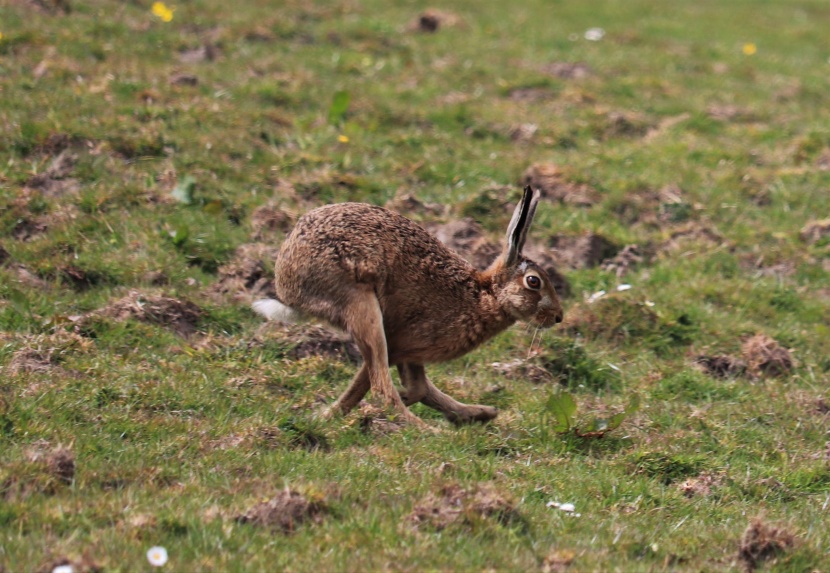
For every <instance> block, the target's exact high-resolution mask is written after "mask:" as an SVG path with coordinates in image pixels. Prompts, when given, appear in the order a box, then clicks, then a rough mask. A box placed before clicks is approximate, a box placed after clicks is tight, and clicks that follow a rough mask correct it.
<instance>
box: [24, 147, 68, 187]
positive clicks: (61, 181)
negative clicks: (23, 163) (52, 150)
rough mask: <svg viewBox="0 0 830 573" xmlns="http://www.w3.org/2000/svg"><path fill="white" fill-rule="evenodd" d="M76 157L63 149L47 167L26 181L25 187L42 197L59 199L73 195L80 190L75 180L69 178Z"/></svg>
mask: <svg viewBox="0 0 830 573" xmlns="http://www.w3.org/2000/svg"><path fill="white" fill-rule="evenodd" d="M77 161H78V157H77V156H76V155H75V154H73V153H71V152H70V151H69V150H67V149H65V150H63V151H61V152H60V153H59V154H58V155H57V156H56V157H55V158H54V159H52V161H51V163H50V164H49V166H48V167H47V168H46V169H45V170H43V171H42V172H41V173H38V174H37V175H33V176H32V177H30V178H29V180H28V181H26V186H27V187H30V188H32V189H37V190H38V191H40V192H41V193H42V194H43V196H44V197H59V196H61V195H65V194H67V193H74V192H77V191H78V189H80V183H79V182H78V180H77V179H73V178H71V177H69V175H70V174H71V173H72V171H73V170H74V169H75V164H76V163H77Z"/></svg>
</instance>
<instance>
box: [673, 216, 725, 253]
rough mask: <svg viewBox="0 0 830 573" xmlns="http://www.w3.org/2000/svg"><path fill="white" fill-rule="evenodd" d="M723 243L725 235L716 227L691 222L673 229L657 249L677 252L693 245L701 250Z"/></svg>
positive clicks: (688, 248)
mask: <svg viewBox="0 0 830 573" xmlns="http://www.w3.org/2000/svg"><path fill="white" fill-rule="evenodd" d="M723 243H724V238H723V236H722V235H721V234H720V233H718V232H717V231H715V230H714V229H711V228H709V227H707V226H704V225H701V224H699V223H696V222H690V223H687V224H685V225H682V226H681V227H679V228H677V229H675V230H674V231H672V233H671V235H670V236H669V238H668V239H667V240H666V241H664V242H663V244H662V245H660V246H659V247H658V248H657V250H658V252H661V253H676V252H677V251H680V250H690V249H691V248H692V247H693V246H696V247H699V248H700V249H701V250H711V249H713V248H714V247H717V246H720V245H722V244H723ZM695 250H697V249H695Z"/></svg>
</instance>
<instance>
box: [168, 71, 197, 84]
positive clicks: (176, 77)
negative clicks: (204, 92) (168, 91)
mask: <svg viewBox="0 0 830 573" xmlns="http://www.w3.org/2000/svg"><path fill="white" fill-rule="evenodd" d="M167 83H169V84H170V85H171V86H191V87H193V86H198V85H199V78H198V77H197V76H194V75H193V74H173V75H172V76H170V79H168V80H167Z"/></svg>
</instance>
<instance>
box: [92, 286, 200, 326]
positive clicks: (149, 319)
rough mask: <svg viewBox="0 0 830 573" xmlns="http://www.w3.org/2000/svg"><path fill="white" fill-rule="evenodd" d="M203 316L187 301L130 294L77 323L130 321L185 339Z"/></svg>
mask: <svg viewBox="0 0 830 573" xmlns="http://www.w3.org/2000/svg"><path fill="white" fill-rule="evenodd" d="M204 315H205V312H204V311H203V310H202V309H201V308H199V306H197V305H196V304H194V303H192V302H190V301H188V300H179V299H176V298H170V297H164V296H154V295H147V294H143V293H141V292H139V291H132V292H130V294H129V295H127V296H125V297H124V298H121V299H119V300H117V301H115V302H113V303H112V304H110V305H108V306H106V307H104V308H101V309H99V310H96V311H93V312H92V313H90V314H88V315H86V316H85V317H83V318H82V319H80V320H79V321H78V322H79V323H83V321H84V320H85V319H86V318H90V317H93V316H103V317H106V318H112V319H115V320H117V321H123V320H128V319H131V318H133V319H135V320H138V321H141V322H146V323H149V324H157V325H160V326H165V327H167V328H169V329H170V330H172V331H173V332H175V333H176V334H178V335H179V336H184V337H188V336H191V335H193V334H194V333H195V332H196V327H197V325H198V324H199V322H200V321H201V320H202V318H203V317H204Z"/></svg>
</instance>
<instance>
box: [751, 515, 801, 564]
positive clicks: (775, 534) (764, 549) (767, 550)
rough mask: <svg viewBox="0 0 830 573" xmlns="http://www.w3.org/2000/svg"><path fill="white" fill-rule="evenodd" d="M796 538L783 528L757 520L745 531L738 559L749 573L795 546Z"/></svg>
mask: <svg viewBox="0 0 830 573" xmlns="http://www.w3.org/2000/svg"><path fill="white" fill-rule="evenodd" d="M795 542H796V537H795V535H793V534H792V533H790V532H789V531H787V530H786V529H784V528H783V527H775V526H773V525H770V524H768V523H765V522H764V521H763V520H761V519H760V518H755V519H754V520H752V522H751V523H750V524H749V526H748V527H747V528H746V531H744V534H743V536H742V537H741V542H740V547H739V548H738V559H740V560H741V562H742V563H743V566H744V569H745V570H746V571H747V573H753V572H754V571H755V570H756V569H757V568H758V566H759V565H760V564H761V563H762V562H764V561H767V560H769V559H773V558H775V557H777V556H779V555H781V554H782V553H785V552H786V551H789V550H790V549H792V548H793V546H795Z"/></svg>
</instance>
